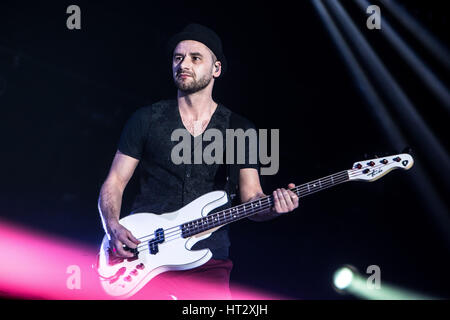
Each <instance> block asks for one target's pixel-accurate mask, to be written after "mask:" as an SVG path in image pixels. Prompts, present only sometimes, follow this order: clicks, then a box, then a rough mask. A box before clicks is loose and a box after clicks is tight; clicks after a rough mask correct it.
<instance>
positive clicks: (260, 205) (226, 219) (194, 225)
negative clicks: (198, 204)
mask: <svg viewBox="0 0 450 320" xmlns="http://www.w3.org/2000/svg"><path fill="white" fill-rule="evenodd" d="M348 179H349V176H348V172H347V171H341V172H338V173H335V174H333V175H331V176H328V177H324V178H321V179H318V180H314V181H311V182H308V183H305V184H302V185H299V186H296V187H295V188H292V189H290V190H291V191H292V192H294V193H295V194H296V195H297V196H298V197H299V198H303V197H306V196H307V195H310V194H312V193H315V192H318V191H321V190H324V189H327V188H330V187H333V186H335V185H338V184H340V183H343V182H346V181H348ZM273 205H274V199H273V195H269V196H265V197H262V198H259V199H256V200H253V201H249V202H246V203H243V204H240V205H238V206H235V207H232V208H227V209H225V210H222V211H218V212H215V213H211V214H209V215H207V216H206V217H203V218H200V219H196V220H192V221H190V222H187V223H185V224H182V225H181V230H182V236H183V238H187V237H191V236H194V235H196V234H199V233H202V232H205V231H207V230H210V229H213V228H216V227H220V226H222V225H225V224H228V223H231V222H234V221H237V220H240V219H243V218H247V217H250V216H252V215H255V214H258V213H264V212H268V211H270V210H272V207H273Z"/></svg>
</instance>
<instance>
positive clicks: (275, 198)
mask: <svg viewBox="0 0 450 320" xmlns="http://www.w3.org/2000/svg"><path fill="white" fill-rule="evenodd" d="M273 201H274V209H275V211H276V212H281V210H282V209H281V205H280V199H278V192H277V190H275V191H274V192H273Z"/></svg>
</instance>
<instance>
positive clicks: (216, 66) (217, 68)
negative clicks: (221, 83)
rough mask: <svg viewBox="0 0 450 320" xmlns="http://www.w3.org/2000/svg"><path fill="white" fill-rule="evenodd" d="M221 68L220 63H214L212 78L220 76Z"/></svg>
mask: <svg viewBox="0 0 450 320" xmlns="http://www.w3.org/2000/svg"><path fill="white" fill-rule="evenodd" d="M221 66H222V65H221V63H220V61H216V62H215V63H214V77H215V78H218V77H219V76H220V74H221V73H222V70H221Z"/></svg>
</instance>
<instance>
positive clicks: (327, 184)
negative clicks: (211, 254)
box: [137, 167, 373, 252]
mask: <svg viewBox="0 0 450 320" xmlns="http://www.w3.org/2000/svg"><path fill="white" fill-rule="evenodd" d="M372 168H373V167H372ZM358 170H361V169H358ZM346 173H348V172H347V171H343V172H340V173H337V174H334V175H336V176H335V177H334V178H336V180H335V179H333V182H331V181H329V182H327V181H323V184H322V183H321V188H320V189H318V190H313V191H310V190H308V193H306V194H304V195H309V194H312V193H315V192H318V191H321V190H322V189H325V188H329V187H331V186H333V185H336V184H338V183H342V182H346V181H348V179H347V178H346V177H345V176H346ZM350 174H351V175H352V177H355V176H357V175H360V173H358V172H350ZM334 175H330V176H334ZM330 176H328V177H330ZM325 178H327V177H325ZM325 178H322V179H320V180H324V179H325ZM339 180H341V181H339ZM315 181H318V180H315ZM315 181H312V182H310V183H308V184H306V186H305V185H301V186H297V187H295V188H292V189H290V190H294V189H298V190H297V191H299V193H301V191H300V190H301V189H303V191H306V190H307V189H308V185H311V184H313V185H314V184H315V183H314V182H315ZM330 182H331V183H330ZM270 198H271V196H268V197H267V198H265V199H264V198H262V199H261V201H265V202H267V203H265V204H264V205H260V206H259V207H257V208H256V209H257V210H258V211H263V210H265V209H268V208H269V207H272V203H271V202H270ZM255 201H256V200H255ZM245 205H248V203H246V204H242V205H240V206H244V209H245ZM234 208H237V207H234ZM253 208H254V207H251V208H249V209H253ZM226 210H230V209H226ZM226 210H224V211H226ZM235 211H236V210H235ZM237 211H238V212H237V215H238V216H239V218H238V219H236V220H233V214H232V212H231V211H229V212H228V213H227V217H225V212H223V211H220V212H216V213H215V214H218V213H221V212H223V213H224V218H223V219H222V221H224V222H225V223H223V224H220V225H224V224H227V223H230V222H233V221H237V220H240V219H243V218H245V217H247V216H251V215H252V214H253V213H254V212H251V213H249V214H244V215H242V212H239V209H238V210H237ZM244 212H245V210H244ZM209 217H212V216H209ZM235 217H236V213H235V214H234V218H235ZM203 218H207V217H203ZM203 218H200V219H197V220H202V219H203ZM230 218H231V219H230ZM228 219H229V220H230V221H228V222H227V221H226V220H228ZM210 220H211V221H208V219H206V221H207V223H205V222H204V223H203V224H200V225H198V223H197V225H196V226H195V227H194V228H193V230H190V232H192V231H194V232H196V231H200V232H204V231H207V230H209V229H212V228H214V227H216V225H215V224H214V219H210ZM193 221H196V220H193ZM216 221H217V219H216ZM219 222H220V218H219ZM191 223H192V222H191ZM211 223H212V224H211ZM205 225H206V228H205ZM192 227H193V226H191V227H189V226H188V227H187V228H192ZM209 227H211V228H209ZM173 228H177V230H174V231H172V232H169V233H167V235H166V236H165V237H164V242H163V243H167V242H170V241H172V240H175V239H178V238H179V235H182V234H183V232H184V231H185V230H184V229H186V227H181V225H180V226H175V227H171V228H169V229H173ZM199 228H203V230H198V229H199ZM169 229H167V230H169ZM200 232H196V233H195V234H197V233H200ZM149 236H150V237H151V236H153V235H149ZM142 238H145V237H142ZM142 238H140V239H142ZM141 248H144V250H139V249H141ZM147 248H148V244H146V243H144V244H143V245H138V247H137V249H138V252H142V251H146V250H147Z"/></svg>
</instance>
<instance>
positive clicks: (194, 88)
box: [175, 74, 213, 94]
mask: <svg viewBox="0 0 450 320" xmlns="http://www.w3.org/2000/svg"><path fill="white" fill-rule="evenodd" d="M212 78H213V77H212V75H209V74H206V75H204V76H203V77H201V78H200V79H198V80H196V79H195V78H194V77H190V78H186V79H184V80H183V79H180V78H178V76H177V77H175V86H176V87H177V88H178V90H180V91H181V92H183V93H185V94H191V93H195V92H198V91H200V90H203V89H204V88H206V87H207V86H208V85H209V83H210V82H211V80H212Z"/></svg>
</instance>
